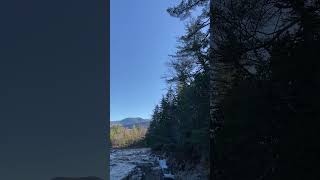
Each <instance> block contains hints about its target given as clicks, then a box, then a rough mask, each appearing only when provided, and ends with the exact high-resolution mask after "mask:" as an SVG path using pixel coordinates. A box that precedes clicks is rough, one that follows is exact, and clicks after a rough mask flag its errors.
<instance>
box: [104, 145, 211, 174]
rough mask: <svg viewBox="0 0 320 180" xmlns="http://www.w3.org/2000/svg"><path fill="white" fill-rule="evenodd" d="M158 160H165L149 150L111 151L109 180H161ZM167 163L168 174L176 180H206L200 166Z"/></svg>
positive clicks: (171, 161) (204, 172)
mask: <svg viewBox="0 0 320 180" xmlns="http://www.w3.org/2000/svg"><path fill="white" fill-rule="evenodd" d="M159 159H166V157H165V156H163V155H161V154H154V153H152V152H151V150H150V148H135V149H112V150H111V153H110V179H111V180H161V179H164V178H163V170H161V168H163V167H160V165H159ZM165 162H166V163H168V164H167V165H168V169H167V170H168V172H170V173H171V172H172V173H173V175H174V179H177V180H189V179H190V180H206V179H207V171H206V168H204V167H203V166H202V165H200V164H198V165H190V164H185V165H184V168H183V169H182V168H180V167H179V166H177V164H175V161H174V159H172V158H171V159H168V160H167V161H165Z"/></svg>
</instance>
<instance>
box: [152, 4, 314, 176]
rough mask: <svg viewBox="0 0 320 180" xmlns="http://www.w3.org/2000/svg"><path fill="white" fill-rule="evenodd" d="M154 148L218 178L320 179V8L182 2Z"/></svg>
mask: <svg viewBox="0 0 320 180" xmlns="http://www.w3.org/2000/svg"><path fill="white" fill-rule="evenodd" d="M167 11H168V13H169V14H170V15H171V16H173V17H176V18H180V19H181V20H182V21H184V22H185V23H186V33H185V34H184V35H183V36H181V37H180V38H179V39H178V44H179V45H178V46H177V51H176V53H175V54H174V55H171V56H170V61H169V63H168V64H169V66H168V68H169V70H168V72H170V74H168V76H167V77H166V80H167V82H168V87H169V88H168V92H167V94H166V95H164V96H163V98H162V100H161V102H160V103H159V104H158V105H157V106H156V107H155V108H154V112H153V115H152V122H151V124H150V127H149V129H148V131H147V134H146V142H147V144H148V145H149V146H151V147H152V148H153V150H155V151H162V152H167V153H170V154H173V155H174V157H176V159H177V161H179V160H184V161H185V160H188V161H190V162H194V163H197V162H199V161H201V160H204V161H205V162H207V163H208V167H210V179H227V180H234V179H247V180H251V179H252V180H258V179H259V180H262V179H268V180H277V179H278V180H281V179H286V178H290V179H319V178H320V175H319V173H318V172H317V170H318V166H317V165H316V164H318V161H317V152H318V151H319V150H320V146H319V143H318V137H319V132H320V131H319V127H320V126H319V122H318V121H319V120H320V117H319V113H320V111H319V108H318V106H317V103H318V102H320V94H319V93H320V62H319V61H320V56H319V54H320V38H319V35H320V31H319V30H320V29H319V28H320V12H319V11H320V2H319V1H316V0H181V2H180V3H179V4H177V5H176V6H174V7H169V8H168V10H167Z"/></svg>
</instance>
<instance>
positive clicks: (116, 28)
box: [110, 0, 184, 120]
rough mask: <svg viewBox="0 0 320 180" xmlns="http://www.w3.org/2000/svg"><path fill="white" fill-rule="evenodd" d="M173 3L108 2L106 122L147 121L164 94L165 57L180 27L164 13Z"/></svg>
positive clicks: (150, 0) (147, 0)
mask: <svg viewBox="0 0 320 180" xmlns="http://www.w3.org/2000/svg"><path fill="white" fill-rule="evenodd" d="M177 2H178V1H177V0H134V1H133V0H111V2H110V3H111V8H110V9H111V17H110V18H111V19H110V21H111V24H110V28H111V29H110V38H111V41H110V46H111V51H110V57H111V59H110V61H111V62H110V65H111V66H110V73H111V75H110V80H111V81H110V88H111V90H110V98H111V100H110V101H111V103H110V110H111V112H110V116H111V117H110V119H111V120H121V119H123V118H126V117H142V118H150V115H151V113H152V110H153V108H154V106H155V105H156V104H157V103H158V102H159V101H160V99H161V97H162V95H163V94H164V93H165V89H166V83H165V81H164V79H162V78H161V77H163V76H164V75H165V74H166V73H167V66H166V62H167V61H168V58H169V57H168V55H169V54H173V53H174V52H175V47H176V45H177V43H176V40H177V37H178V36H180V35H182V34H183V32H184V23H183V22H181V21H180V20H179V19H177V18H174V17H171V16H170V15H169V14H168V13H167V12H166V9H167V8H168V7H171V6H173V5H175V4H177Z"/></svg>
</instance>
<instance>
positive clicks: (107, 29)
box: [105, 0, 110, 179]
mask: <svg viewBox="0 0 320 180" xmlns="http://www.w3.org/2000/svg"><path fill="white" fill-rule="evenodd" d="M105 7H106V11H105V12H106V16H105V17H106V21H105V22H106V56H107V58H106V60H107V63H106V77H107V79H106V83H107V88H106V92H107V96H106V103H107V108H106V111H107V113H106V115H107V116H106V117H107V123H106V124H107V125H106V144H107V171H106V172H107V173H106V176H107V179H110V148H109V146H110V144H109V143H110V142H109V139H110V133H109V132H110V0H106V6H105Z"/></svg>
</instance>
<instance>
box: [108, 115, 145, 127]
mask: <svg viewBox="0 0 320 180" xmlns="http://www.w3.org/2000/svg"><path fill="white" fill-rule="evenodd" d="M114 125H121V126H123V127H126V128H132V127H133V126H136V127H143V128H148V127H149V125H150V119H143V118H140V117H130V118H125V119H122V120H120V121H110V126H114Z"/></svg>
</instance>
